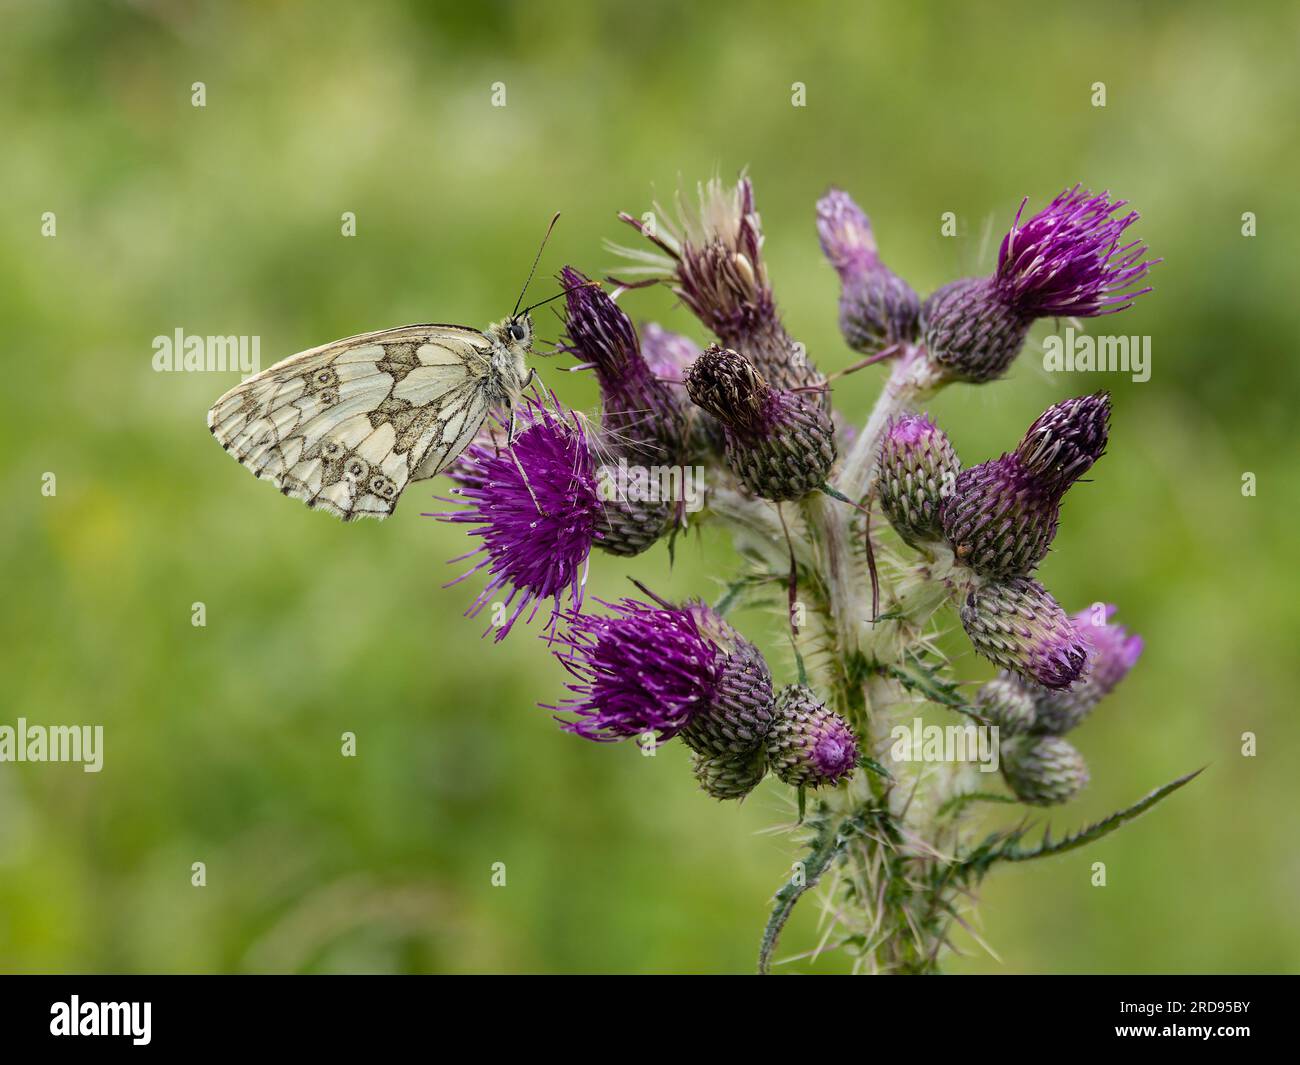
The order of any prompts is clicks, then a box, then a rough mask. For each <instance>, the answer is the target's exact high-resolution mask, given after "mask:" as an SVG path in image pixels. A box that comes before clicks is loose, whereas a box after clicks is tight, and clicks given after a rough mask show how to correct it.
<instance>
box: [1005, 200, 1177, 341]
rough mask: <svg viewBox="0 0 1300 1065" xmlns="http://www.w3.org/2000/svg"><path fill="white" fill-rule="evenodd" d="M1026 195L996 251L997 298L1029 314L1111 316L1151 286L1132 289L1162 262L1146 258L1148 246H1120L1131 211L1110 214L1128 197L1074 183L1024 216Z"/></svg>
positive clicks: (1137, 243) (1131, 220) (1132, 219)
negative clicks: (1118, 197) (1024, 218)
mask: <svg viewBox="0 0 1300 1065" xmlns="http://www.w3.org/2000/svg"><path fill="white" fill-rule="evenodd" d="M1028 202H1029V200H1028V198H1027V197H1026V199H1025V200H1024V201H1023V202H1022V203H1021V204H1020V210H1019V211H1017V212H1016V220H1015V222H1013V223H1012V226H1011V231H1010V232H1009V233H1008V234H1007V235H1006V236H1005V237H1003V238H1002V246H1001V247H1000V248H999V249H998V267H997V272H996V274H995V275H994V276H995V278H996V282H995V283H996V286H997V291H998V294H999V296H1000V298H1001V299H1002V300H1004V301H1005V302H1006V303H1007V304H1008V305H1010V306H1013V307H1015V308H1016V309H1017V310H1018V311H1020V312H1021V313H1022V314H1025V315H1027V316H1029V317H1031V318H1050V317H1057V316H1059V317H1067V316H1069V317H1076V318H1090V317H1094V316H1096V315H1101V314H1114V313H1115V312H1117V311H1122V310H1124V309H1125V308H1127V307H1131V306H1132V305H1133V301H1134V300H1135V299H1136V298H1137V297H1138V296H1141V295H1144V294H1145V293H1147V292H1150V291H1151V288H1150V286H1148V287H1146V288H1142V289H1138V290H1136V291H1135V290H1134V289H1133V286H1134V285H1137V284H1139V283H1140V282H1141V281H1142V280H1143V279H1144V278H1145V277H1146V275H1147V272H1148V271H1149V270H1150V269H1151V267H1152V266H1154V265H1155V263H1157V262H1159V260H1158V259H1157V260H1144V259H1143V256H1144V255H1145V254H1146V252H1147V248H1146V245H1144V244H1143V243H1142V242H1141V241H1138V240H1134V241H1129V242H1128V243H1123V241H1124V239H1125V232H1124V231H1125V230H1126V229H1128V227H1129V226H1131V225H1132V224H1133V223H1134V222H1136V221H1137V220H1138V213H1137V212H1136V211H1129V212H1128V213H1127V214H1125V215H1121V216H1119V217H1115V215H1116V212H1118V211H1120V210H1121V209H1122V208H1123V207H1124V206H1125V204H1126V203H1127V201H1125V200H1112V199H1111V198H1110V193H1108V192H1103V193H1101V194H1100V195H1097V196H1094V195H1093V194H1092V193H1091V192H1089V191H1088V190H1087V189H1084V188H1082V187H1080V186H1078V185H1076V186H1075V187H1074V188H1072V189H1066V190H1065V191H1064V192H1062V193H1061V194H1060V195H1059V196H1057V197H1056V199H1054V200H1053V201H1052V202H1051V203H1050V204H1048V205H1047V206H1046V207H1045V208H1044V209H1043V210H1041V211H1039V212H1038V214H1036V215H1034V216H1033V217H1032V218H1030V219H1029V221H1027V222H1024V223H1023V224H1022V223H1021V217H1022V216H1023V215H1024V212H1025V205H1026V204H1028Z"/></svg>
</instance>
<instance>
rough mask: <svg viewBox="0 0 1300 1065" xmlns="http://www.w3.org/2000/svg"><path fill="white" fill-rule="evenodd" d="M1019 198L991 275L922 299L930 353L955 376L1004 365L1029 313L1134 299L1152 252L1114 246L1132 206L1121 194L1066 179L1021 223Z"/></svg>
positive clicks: (1127, 303) (1001, 369) (1105, 310)
mask: <svg viewBox="0 0 1300 1065" xmlns="http://www.w3.org/2000/svg"><path fill="white" fill-rule="evenodd" d="M1028 202H1029V201H1028V200H1027V199H1026V200H1025V201H1024V202H1023V203H1021V205H1020V210H1019V211H1018V212H1017V213H1016V218H1015V221H1014V222H1013V223H1012V226H1011V230H1010V232H1009V233H1008V234H1007V235H1006V237H1004V238H1003V241H1002V245H1001V248H1000V249H999V251H998V265H997V269H996V271H994V273H993V275H992V276H991V277H987V278H967V279H965V280H962V281H954V282H953V283H952V284H949V285H945V286H944V287H943V288H940V289H939V290H938V291H936V292H934V293H933V294H932V295H931V296H930V298H929V299H927V300H926V301H925V304H924V305H923V306H922V308H921V330H922V334H923V339H924V343H925V347H926V350H927V352H928V353H929V355H930V358H931V359H932V360H933V361H934V362H935V363H937V364H938V365H939V366H941V367H943V368H944V369H945V370H947V372H948V374H949V376H951V377H952V378H953V379H956V380H965V381H974V382H983V381H991V380H993V379H994V378H996V377H1000V376H1001V375H1002V374H1003V373H1005V372H1006V370H1007V367H1009V366H1010V365H1011V363H1012V361H1013V360H1014V359H1015V357H1016V355H1017V354H1018V353H1019V351H1020V347H1021V345H1022V344H1023V343H1024V340H1025V336H1026V334H1027V333H1028V332H1029V327H1030V325H1032V324H1033V322H1034V320H1035V319H1036V318H1047V317H1054V316H1067V315H1068V316H1072V317H1078V318H1091V317H1095V316H1097V315H1102V314H1114V313H1116V312H1118V311H1122V310H1124V309H1126V308H1127V307H1131V306H1132V305H1133V301H1134V300H1135V299H1137V297H1138V296H1141V295H1144V294H1145V293H1147V292H1150V291H1151V289H1150V287H1149V286H1148V287H1146V288H1142V289H1137V290H1134V288H1133V286H1134V285H1136V284H1138V283H1139V282H1141V281H1142V280H1143V279H1144V278H1145V277H1146V275H1147V273H1148V271H1149V270H1150V269H1151V267H1152V266H1154V265H1155V264H1156V263H1158V262H1160V260H1159V259H1149V260H1144V259H1143V258H1142V257H1143V256H1144V255H1145V254H1146V252H1147V248H1146V246H1145V245H1144V244H1143V243H1142V242H1141V241H1136V240H1135V241H1131V242H1130V243H1128V244H1123V245H1121V243H1120V241H1121V239H1122V238H1123V234H1124V231H1125V230H1126V229H1127V228H1128V227H1129V226H1130V225H1132V224H1133V223H1134V222H1135V221H1137V219H1138V214H1137V212H1136V211H1130V212H1129V213H1128V214H1126V215H1124V216H1122V217H1120V218H1115V217H1112V216H1113V215H1114V214H1115V212H1116V211H1118V210H1120V208H1122V207H1123V206H1124V205H1125V203H1126V202H1127V201H1125V200H1116V201H1111V199H1110V195H1109V193H1104V192H1103V193H1102V194H1101V195H1099V196H1093V195H1092V193H1090V192H1088V191H1087V190H1086V189H1080V188H1079V186H1077V185H1076V186H1075V187H1074V188H1073V189H1067V190H1066V191H1065V192H1063V193H1061V194H1060V195H1059V196H1057V197H1056V199H1054V200H1053V201H1052V202H1051V203H1050V204H1049V205H1048V206H1047V207H1046V208H1044V209H1043V210H1042V211H1040V212H1039V213H1038V214H1036V215H1034V216H1033V217H1032V218H1031V219H1029V221H1028V222H1025V223H1024V224H1023V225H1022V224H1021V216H1022V215H1023V214H1024V210H1025V204H1026V203H1028Z"/></svg>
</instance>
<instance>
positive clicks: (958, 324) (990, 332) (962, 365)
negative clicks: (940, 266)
mask: <svg viewBox="0 0 1300 1065" xmlns="http://www.w3.org/2000/svg"><path fill="white" fill-rule="evenodd" d="M1032 324H1033V319H1032V318H1031V317H1029V316H1027V315H1025V314H1023V313H1022V312H1021V311H1019V310H1018V309H1017V308H1015V307H1013V306H1011V305H1009V304H1007V303H1005V302H1004V301H1003V300H1002V299H1000V298H999V297H998V294H997V291H996V288H995V286H994V284H993V282H992V281H991V280H990V279H988V278H983V277H970V278H966V279H964V280H961V281H953V282H952V283H951V284H948V285H944V286H943V287H942V288H940V289H938V290H936V291H935V292H933V293H931V294H930V296H929V298H927V299H926V301H925V303H924V304H923V305H922V306H921V338H922V343H923V344H924V345H925V350H926V352H927V354H928V355H929V357H930V359H931V361H932V362H934V363H935V364H936V365H938V366H939V367H940V368H941V369H942V370H943V371H944V372H945V373H946V374H947V375H948V376H949V377H951V378H952V379H954V380H957V381H970V382H973V383H975V384H981V383H983V382H985V381H992V380H994V379H995V378H998V377H1001V376H1002V375H1003V374H1004V373H1006V371H1007V368H1008V367H1009V366H1010V365H1011V364H1012V363H1013V362H1014V361H1015V358H1016V356H1017V355H1018V354H1020V347H1021V345H1022V344H1024V342H1025V337H1026V336H1027V335H1028V333H1029V327H1030V326H1031V325H1032Z"/></svg>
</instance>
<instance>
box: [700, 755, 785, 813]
mask: <svg viewBox="0 0 1300 1065" xmlns="http://www.w3.org/2000/svg"><path fill="white" fill-rule="evenodd" d="M691 768H692V769H693V770H694V772H695V779H696V780H697V781H699V785H700V787H701V788H703V789H704V790H705V791H706V792H708V793H709V794H710V795H712V796H713V797H714V798H715V799H723V800H725V799H743V798H744V797H745V796H746V795H748V794H749V793H750V792H751V791H753V790H754V789H755V788H756V787H758V785H759V783H760V782H761V781H762V779H763V777H765V776H766V775H767V754H766V752H765V751H764V750H763V748H762V747H761V746H760V747H756V748H755V749H754V750H752V751H746V752H744V753H742V754H721V755H713V756H709V755H704V754H695V755H693V756H692V760H691Z"/></svg>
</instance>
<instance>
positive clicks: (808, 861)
mask: <svg viewBox="0 0 1300 1065" xmlns="http://www.w3.org/2000/svg"><path fill="white" fill-rule="evenodd" d="M814 823H815V824H816V828H817V832H816V835H814V836H813V840H812V843H811V845H810V846H809V848H808V856H807V857H806V858H805V859H804V868H803V878H802V882H799V881H796V880H794V879H790V880H787V881H786V882H785V883H784V884H782V885H781V888H780V889H779V890H778V891H777V893H776V895H775V896H774V899H775V901H776V905H775V906H774V907H773V908H772V915H771V917H769V918H768V920H767V927H766V928H765V929H764V930H763V940H762V942H761V943H760V944H759V948H758V972H759V975H760V976H767V975H768V974H769V972H770V971H771V965H772V953H773V951H775V950H776V942H777V940H778V939H780V937H781V931H782V929H784V928H785V924H786V922H787V921H788V920H789V919H790V914H791V913H792V912H793V911H794V906H795V903H796V902H798V901H799V900H800V899H801V898H802V897H803V896H804V895H805V894H806V893H807V892H809V891H811V890H812V889H813V888H814V887H816V886H817V882H818V881H819V880H820V879H821V878H822V875H823V874H824V873H825V872H826V870H827V869H829V868H830V866H831V863H832V862H833V861H835V860H836V859H837V858H838V857H839V856H840V855H842V854H843V853H844V848H845V847H846V846H848V842H849V840H850V839H851V838H852V837H853V836H854V835H856V834H857V829H856V826H855V825H854V824H853V823H852V819H850V820H849V821H845V822H842V823H841V824H840V825H839V826H838V827H837V826H836V824H835V821H834V819H833V818H832V817H831V816H830V815H829V813H827V812H826V810H825V807H824V806H823V807H822V816H821V817H820V819H819V820H818V821H816V822H814Z"/></svg>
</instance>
